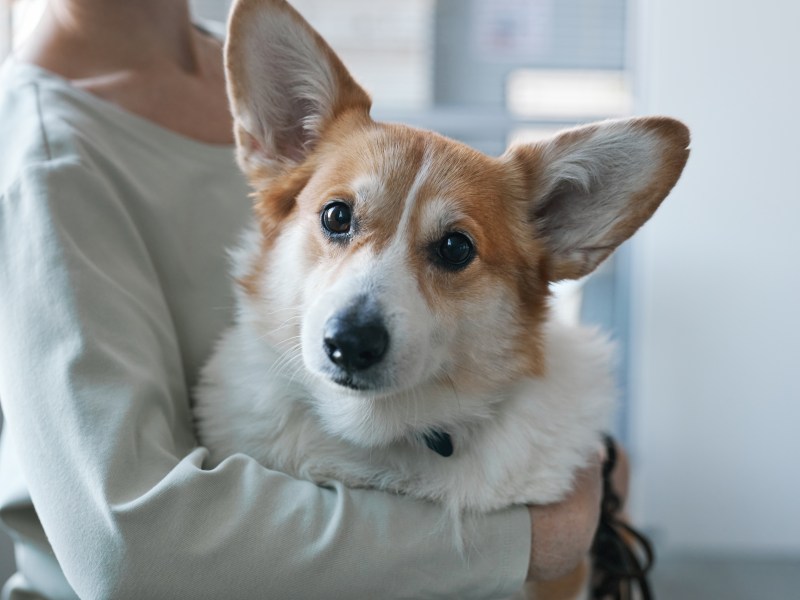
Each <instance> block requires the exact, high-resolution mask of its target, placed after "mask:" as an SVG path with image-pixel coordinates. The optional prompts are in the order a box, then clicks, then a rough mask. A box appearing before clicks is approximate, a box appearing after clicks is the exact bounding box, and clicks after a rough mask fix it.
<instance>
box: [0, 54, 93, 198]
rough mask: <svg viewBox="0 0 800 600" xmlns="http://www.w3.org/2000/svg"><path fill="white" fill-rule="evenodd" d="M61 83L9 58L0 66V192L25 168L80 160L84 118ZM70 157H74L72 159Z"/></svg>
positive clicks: (34, 68)
mask: <svg viewBox="0 0 800 600" xmlns="http://www.w3.org/2000/svg"><path fill="white" fill-rule="evenodd" d="M66 85H67V84H66V83H65V82H63V83H62V82H59V81H58V80H57V79H55V78H53V77H51V76H49V75H48V74H47V73H46V72H45V71H43V70H42V69H39V68H38V67H35V66H34V65H28V64H25V63H21V62H19V61H16V60H15V59H10V60H8V61H6V63H4V64H3V66H2V70H0V156H2V157H3V160H2V161H0V190H2V189H4V188H7V187H8V186H9V185H11V184H12V183H13V182H14V181H16V180H17V179H18V178H19V177H20V176H21V175H22V174H23V173H24V172H26V171H28V170H31V169H37V168H44V167H48V168H51V167H53V166H54V165H55V164H56V163H59V162H61V163H65V164H67V163H73V162H80V161H79V159H78V157H79V155H80V154H81V152H80V150H79V148H80V143H79V140H80V138H81V137H82V136H81V133H80V128H81V125H82V124H83V123H85V121H86V115H84V114H82V110H81V107H80V106H76V104H75V102H74V101H73V100H72V98H71V97H70V94H69V91H68V90H66V89H64V88H65V87H66ZM73 159H74V160H73Z"/></svg>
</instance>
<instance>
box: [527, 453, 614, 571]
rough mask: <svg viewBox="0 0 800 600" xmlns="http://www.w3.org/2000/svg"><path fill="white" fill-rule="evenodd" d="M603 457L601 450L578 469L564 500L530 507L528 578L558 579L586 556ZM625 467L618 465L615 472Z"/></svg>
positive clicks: (599, 492)
mask: <svg viewBox="0 0 800 600" xmlns="http://www.w3.org/2000/svg"><path fill="white" fill-rule="evenodd" d="M602 461H603V457H602V456H601V455H600V453H598V455H597V456H596V457H595V458H594V460H593V461H592V462H591V463H590V464H589V465H588V466H586V468H584V469H582V470H580V471H578V473H576V475H575V482H574V486H573V489H572V492H570V494H569V495H568V496H567V497H566V498H565V499H564V500H562V501H560V502H558V503H556V504H547V505H541V506H529V507H528V510H529V511H530V514H531V535H532V540H531V558H530V564H529V566H528V577H527V580H528V581H540V582H541V581H551V580H553V579H558V578H559V577H563V576H565V575H567V574H569V573H571V572H572V571H574V570H575V569H576V568H577V567H578V566H579V565H580V564H581V562H582V561H583V560H584V559H585V558H586V556H587V554H588V552H589V549H590V548H591V545H592V539H593V538H594V534H595V531H596V529H597V523H598V521H599V519H600V500H601V497H602V493H603V485H602V483H603V482H602V479H603V478H602V469H601V464H602ZM620 464H622V462H619V463H618V466H619V465H620ZM625 464H627V463H625ZM622 470H623V469H619V468H618V469H615V473H614V474H615V475H616V474H617V473H616V472H617V471H622Z"/></svg>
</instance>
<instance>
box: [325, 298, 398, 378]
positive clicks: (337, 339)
mask: <svg viewBox="0 0 800 600" xmlns="http://www.w3.org/2000/svg"><path fill="white" fill-rule="evenodd" d="M324 336H325V337H324V340H323V341H324V345H325V353H326V354H327V355H328V358H330V359H331V362H332V363H334V364H335V365H337V366H338V367H340V368H342V369H344V370H345V371H348V372H350V373H353V372H355V371H363V370H365V369H368V368H369V367H371V366H372V365H375V364H377V363H379V362H380V361H381V360H382V359H383V357H384V356H385V355H386V350H387V349H388V348H389V332H388V331H386V327H385V326H384V324H383V321H382V319H380V317H379V316H378V315H375V314H374V313H373V312H372V311H365V310H363V309H359V307H353V308H351V309H349V310H346V311H343V312H341V313H338V314H336V315H334V316H333V317H331V318H330V319H328V322H327V323H325V332H324Z"/></svg>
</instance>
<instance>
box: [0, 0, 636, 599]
mask: <svg viewBox="0 0 800 600" xmlns="http://www.w3.org/2000/svg"><path fill="white" fill-rule="evenodd" d="M0 90H2V91H1V92H0V156H2V157H3V158H2V163H0V289H2V290H3V292H2V299H1V300H0V340H2V343H1V344H0V401H1V402H2V408H3V411H4V413H5V417H6V423H5V429H4V431H3V437H2V451H1V452H0V482H1V483H0V519H2V522H3V524H4V525H5V526H6V527H7V528H8V529H9V530H10V531H11V533H12V535H13V537H14V539H15V543H16V556H17V562H18V570H19V572H18V573H17V574H16V575H15V576H14V577H13V578H12V579H11V580H10V581H9V582H8V583H7V584H6V585H5V587H4V588H3V589H4V591H3V598H4V599H9V600H16V599H20V598H31V597H35V598H70V597H76V596H77V597H81V598H128V597H136V598H199V597H209V598H220V597H229V598H238V597H241V598H249V597H258V596H261V597H263V596H266V597H272V598H304V599H308V598H315V597H318V598H334V597H348V598H369V597H378V596H380V597H383V598H394V597H404V598H426V597H458V598H489V597H503V596H504V595H506V596H507V595H511V594H513V593H514V592H515V591H516V590H517V589H518V588H519V587H520V586H521V585H522V583H523V580H525V579H527V580H529V581H545V580H553V579H557V578H559V577H562V576H564V575H567V574H568V573H570V572H571V571H572V570H573V569H574V568H576V567H577V566H578V565H579V564H580V563H581V562H582V560H583V559H584V557H585V555H586V553H587V551H588V549H589V546H590V544H591V541H592V537H593V534H594V531H595V528H596V526H597V521H598V514H599V504H600V494H601V477H600V468H599V458H598V463H597V464H594V465H591V466H589V467H588V468H587V469H585V470H584V471H583V472H581V473H579V474H578V476H577V478H576V485H575V489H574V491H573V493H572V494H571V495H570V496H569V497H568V498H566V499H565V500H564V501H563V502H561V503H559V504H556V505H552V506H540V507H513V508H509V509H508V510H505V511H502V512H499V513H497V514H490V515H486V516H485V517H482V518H480V519H476V521H475V523H474V531H472V532H470V536H469V540H470V543H471V548H470V550H469V552H468V556H467V557H466V558H465V557H463V556H460V555H459V554H458V552H456V550H455V549H454V548H453V546H452V544H451V542H450V540H449V539H448V537H447V536H441V535H437V534H436V533H435V532H436V531H437V530H438V528H439V527H440V525H441V522H442V520H443V518H444V512H443V510H442V509H440V508H439V507H438V506H435V505H430V504H427V503H423V502H418V501H413V500H410V499H408V498H402V497H398V496H393V495H391V494H388V493H383V492H377V491H370V490H349V489H346V488H344V487H343V486H337V485H333V486H331V487H328V488H322V487H318V486H316V485H313V484H311V483H308V482H301V481H296V480H293V479H290V478H289V477H287V476H285V475H283V474H281V473H277V472H272V471H269V470H267V469H265V468H263V467H262V466H260V465H259V464H257V463H256V462H255V461H254V460H252V459H250V458H248V457H246V456H241V455H237V456H235V457H232V458H231V459H229V460H227V461H225V463H224V464H222V465H220V466H219V467H218V468H215V469H213V470H206V469H204V468H203V459H204V456H205V454H204V452H205V451H204V450H203V449H202V448H199V447H197V443H196V440H195V437H194V433H193V427H192V420H191V415H190V400H189V398H190V392H191V390H192V388H193V386H194V385H195V384H196V377H197V373H198V370H199V368H200V366H201V365H202V364H203V361H204V360H205V358H206V357H207V355H208V354H209V353H210V351H211V349H212V346H213V344H214V343H215V341H216V339H217V337H218V335H219V334H220V333H221V331H222V330H223V329H224V327H225V326H226V325H227V324H228V321H229V319H230V317H231V315H230V309H231V305H232V299H231V297H230V295H229V293H230V292H229V289H230V285H229V281H228V275H227V264H226V260H225V250H226V249H227V248H229V247H231V246H233V245H235V243H236V240H237V237H238V235H239V233H240V229H241V228H242V227H243V226H244V225H245V224H246V223H247V218H248V215H249V211H250V206H249V202H248V199H247V193H248V190H247V189H246V185H245V183H244V179H243V177H242V176H241V174H240V173H239V171H238V169H237V167H236V166H235V163H234V159H233V151H232V146H231V144H232V142H233V139H232V124H231V115H230V112H229V110H228V104H227V99H226V95H225V81H224V73H223V67H222V54H221V46H220V44H219V42H218V41H217V40H215V39H214V38H213V37H211V36H209V35H208V34H206V33H204V32H203V31H201V30H200V29H198V28H197V27H196V26H194V25H193V23H192V21H191V18H190V12H189V7H188V2H186V1H185V0H138V1H137V2H129V1H127V0H50V1H49V3H48V6H47V9H46V12H45V15H44V18H43V20H42V22H41V24H40V25H39V27H38V29H37V31H36V32H35V33H34V35H33V37H32V38H31V39H30V41H29V42H28V43H27V45H26V46H25V47H23V48H22V49H21V50H20V52H19V53H18V55H17V56H16V57H15V58H12V59H10V60H9V61H8V62H7V63H6V64H5V65H4V66H3V69H2V74H1V75H0ZM620 473H621V476H622V477H624V476H625V469H624V468H623V469H621V470H620ZM467 559H468V560H467Z"/></svg>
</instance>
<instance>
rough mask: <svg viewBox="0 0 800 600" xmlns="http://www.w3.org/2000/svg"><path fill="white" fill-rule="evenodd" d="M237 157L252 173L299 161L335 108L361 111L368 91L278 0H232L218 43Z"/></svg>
mask: <svg viewBox="0 0 800 600" xmlns="http://www.w3.org/2000/svg"><path fill="white" fill-rule="evenodd" d="M225 70H226V76H227V81H228V97H229V99H230V103H231V110H232V112H233V117H234V127H235V134H236V143H237V147H238V152H237V156H238V160H239V164H240V166H241V167H242V169H243V170H244V172H245V173H246V174H247V175H248V176H250V178H251V180H252V179H255V178H271V177H273V176H275V175H278V174H280V173H282V172H284V171H285V170H286V169H287V168H291V167H293V166H296V165H298V164H300V163H302V162H303V160H304V159H305V158H306V156H307V155H308V153H309V152H310V151H311V150H312V149H313V148H314V145H315V143H316V142H317V141H318V140H319V138H320V136H321V135H322V133H323V132H324V130H325V128H326V127H327V126H328V125H330V124H331V123H332V122H333V121H334V120H335V119H336V118H337V117H338V116H339V115H341V114H342V113H344V112H346V111H349V110H358V111H361V112H363V114H365V115H368V114H369V109H370V104H371V101H370V98H369V96H368V95H367V93H366V92H365V91H364V90H363V89H361V87H359V85H358V84H357V83H356V82H355V81H354V80H353V78H352V77H351V76H350V74H349V73H348V72H347V69H345V67H344V65H343V64H342V62H341V61H340V60H339V58H338V57H337V56H336V54H335V53H334V52H333V50H332V49H331V48H330V47H329V46H328V44H327V43H326V42H325V41H324V40H323V39H322V38H321V37H320V35H319V34H318V33H317V32H316V31H314V29H312V27H311V26H310V25H309V24H308V23H307V22H306V21H305V19H303V17H302V16H300V14H299V13H298V12H297V11H296V10H295V9H294V8H292V7H291V6H289V5H288V4H287V3H286V2H285V1H284V0H237V2H236V3H235V5H234V7H233V9H232V12H231V17H230V21H229V26H228V38H227V42H226V45H225Z"/></svg>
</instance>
